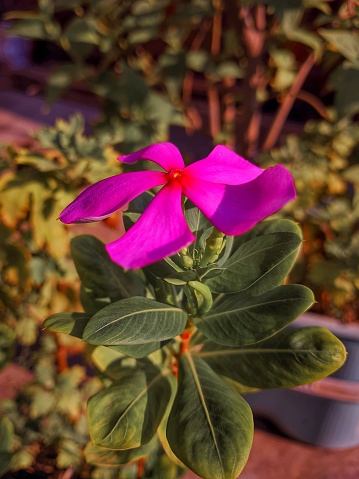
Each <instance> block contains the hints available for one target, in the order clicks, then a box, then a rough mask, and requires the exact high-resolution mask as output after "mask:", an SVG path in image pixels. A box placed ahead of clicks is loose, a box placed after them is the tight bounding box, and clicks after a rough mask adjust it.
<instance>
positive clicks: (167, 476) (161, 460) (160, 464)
mask: <svg viewBox="0 0 359 479" xmlns="http://www.w3.org/2000/svg"><path fill="white" fill-rule="evenodd" d="M185 472H186V469H185V468H182V467H180V466H178V465H177V464H175V463H174V462H172V461H171V459H170V458H169V457H168V456H167V454H162V455H161V456H160V457H158V458H157V460H156V462H155V465H154V468H153V469H152V470H151V476H150V477H151V479H178V478H180V477H182V476H183V474H184V473H185Z"/></svg>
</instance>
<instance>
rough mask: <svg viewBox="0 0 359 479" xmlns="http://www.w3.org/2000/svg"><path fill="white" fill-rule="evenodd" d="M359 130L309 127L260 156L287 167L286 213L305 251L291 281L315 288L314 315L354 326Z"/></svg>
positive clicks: (343, 124)
mask: <svg viewBox="0 0 359 479" xmlns="http://www.w3.org/2000/svg"><path fill="white" fill-rule="evenodd" d="M358 152H359V126H358V125H357V124H355V123H354V124H353V123H350V121H349V120H348V119H343V120H341V121H339V122H336V123H329V122H326V121H321V122H309V123H307V125H306V126H305V129H304V132H303V133H302V134H301V135H289V136H288V137H287V139H286V141H285V143H284V145H283V146H282V147H280V148H278V149H275V150H273V151H271V153H270V154H268V155H262V157H261V163H262V164H263V165H265V166H269V165H270V164H275V163H277V162H279V163H282V164H284V165H286V166H287V167H288V168H289V170H290V171H291V173H292V174H293V176H294V179H295V183H296V187H297V191H298V199H297V201H296V202H295V203H293V204H291V205H289V206H287V207H286V208H285V214H286V215H287V216H288V217H291V218H293V219H295V220H296V221H298V222H299V223H300V224H301V225H302V228H303V231H304V239H305V242H304V247H303V251H302V255H301V258H300V261H299V262H298V264H297V266H296V268H295V270H294V271H293V273H292V278H293V279H295V280H296V281H300V282H302V283H304V284H307V285H308V286H309V287H311V288H313V289H314V291H315V296H316V298H318V300H319V303H318V304H317V305H316V306H315V308H316V310H317V311H319V312H322V313H325V314H328V315H330V316H336V317H338V318H341V319H342V320H344V321H347V322H349V321H355V320H356V319H357V318H356V316H357V314H356V311H357V305H358V299H359V293H358V291H359V276H358V274H359V270H358V261H359V258H358V248H357V244H358V218H359V209H358V185H359V183H358V164H357V156H358Z"/></svg>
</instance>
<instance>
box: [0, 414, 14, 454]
mask: <svg viewBox="0 0 359 479" xmlns="http://www.w3.org/2000/svg"><path fill="white" fill-rule="evenodd" d="M13 439H14V426H13V424H12V422H11V421H10V419H8V418H7V417H2V418H0V453H1V452H10V451H11V448H12V442H13Z"/></svg>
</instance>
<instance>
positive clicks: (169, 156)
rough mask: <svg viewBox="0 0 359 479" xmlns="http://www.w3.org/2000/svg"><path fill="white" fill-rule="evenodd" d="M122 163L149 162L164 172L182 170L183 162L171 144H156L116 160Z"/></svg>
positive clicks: (176, 149)
mask: <svg viewBox="0 0 359 479" xmlns="http://www.w3.org/2000/svg"><path fill="white" fill-rule="evenodd" d="M118 160H119V161H122V162H123V163H136V161H138V160H150V161H153V162H155V163H157V164H158V165H160V166H162V168H163V169H164V170H166V171H170V170H174V169H177V168H178V169H182V168H184V162H183V159H182V156H181V153H180V152H179V150H178V148H177V147H176V146H175V145H173V144H172V143H168V142H167V143H166V142H165V143H157V144H155V145H151V146H147V147H146V148H143V149H142V150H140V151H136V153H131V155H124V156H120V157H119V158H118Z"/></svg>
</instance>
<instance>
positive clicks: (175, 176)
mask: <svg viewBox="0 0 359 479" xmlns="http://www.w3.org/2000/svg"><path fill="white" fill-rule="evenodd" d="M166 176H167V179H168V182H171V181H179V180H180V179H181V177H182V170H180V169H175V170H171V171H169V172H168V173H167V175H166Z"/></svg>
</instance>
